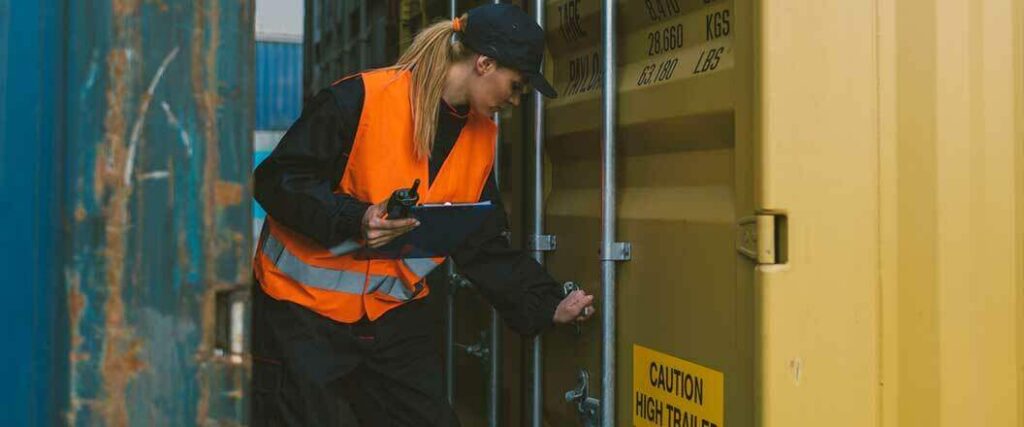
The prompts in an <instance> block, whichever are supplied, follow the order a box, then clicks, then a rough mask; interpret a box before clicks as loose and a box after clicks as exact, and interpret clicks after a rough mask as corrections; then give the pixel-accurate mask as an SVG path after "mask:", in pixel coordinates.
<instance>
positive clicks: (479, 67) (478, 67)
mask: <svg viewBox="0 0 1024 427" xmlns="http://www.w3.org/2000/svg"><path fill="white" fill-rule="evenodd" d="M473 68H474V70H475V71H476V73H477V75H481V76H482V75H484V74H487V73H490V72H491V71H494V70H495V69H497V68H498V62H497V61H495V60H494V58H491V57H489V56H485V55H477V57H476V61H474V67H473Z"/></svg>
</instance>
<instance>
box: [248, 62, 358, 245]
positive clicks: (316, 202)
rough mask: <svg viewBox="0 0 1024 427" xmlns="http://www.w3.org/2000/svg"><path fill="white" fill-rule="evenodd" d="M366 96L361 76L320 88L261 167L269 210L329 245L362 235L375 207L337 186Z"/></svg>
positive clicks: (259, 194) (259, 181) (260, 185)
mask: <svg viewBox="0 0 1024 427" xmlns="http://www.w3.org/2000/svg"><path fill="white" fill-rule="evenodd" d="M363 96H364V92H363V85H362V81H361V80H360V79H358V78H354V79H348V80H345V81H342V82H341V83H339V84H338V85H335V86H334V87H332V88H330V89H326V90H323V91H321V92H320V93H318V94H317V95H316V96H314V97H313V98H312V99H311V100H310V101H309V102H308V103H307V104H306V105H305V107H304V108H303V112H302V116H301V117H299V119H298V120H297V121H296V122H295V123H294V124H292V126H291V128H290V129H288V132H287V133H285V135H284V137H283V138H282V139H281V141H280V142H279V143H278V145H277V147H276V148H275V149H274V151H273V152H272V153H271V154H270V156H269V157H267V158H266V160H264V161H263V162H262V163H260V165H259V167H257V168H256V172H255V176H254V180H253V181H254V183H253V193H254V197H255V198H256V201H258V202H259V203H260V205H261V206H263V209H265V210H266V211H267V214H268V215H270V216H271V217H272V218H273V219H274V220H275V221H278V222H280V223H281V224H284V225H285V226H286V227H288V228H290V229H292V230H294V231H296V232H298V233H300V234H302V235H305V236H306V237H309V238H310V239H312V240H314V241H316V242H318V243H320V244H321V245H323V246H325V247H332V246H336V245H338V244H340V243H341V242H344V241H345V240H347V239H349V238H351V237H355V236H358V235H359V233H360V228H361V226H362V218H363V214H364V213H365V212H366V209H367V208H368V207H369V206H370V205H369V204H368V203H364V202H362V201H360V200H357V199H355V198H353V197H350V196H348V195H345V194H335V193H334V191H333V190H334V189H335V188H336V187H337V185H338V183H339V182H340V181H341V177H342V175H343V174H344V173H345V165H346V162H347V160H348V153H349V151H350V150H351V146H352V143H353V140H354V139H355V130H356V128H357V127H358V122H359V115H360V114H361V112H362V103H363Z"/></svg>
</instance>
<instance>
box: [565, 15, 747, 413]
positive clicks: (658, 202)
mask: <svg viewBox="0 0 1024 427" xmlns="http://www.w3.org/2000/svg"><path fill="white" fill-rule="evenodd" d="M618 7H619V9H618V13H619V22H618V42H617V43H618V49H619V58H618V61H617V62H618V76H619V81H618V95H619V98H618V99H619V105H618V122H619V123H618V124H619V126H618V155H619V157H618V159H617V162H618V166H617V167H618V178H619V180H618V182H617V185H618V186H619V200H618V205H617V210H618V215H619V222H618V236H617V239H618V240H619V241H623V242H629V243H631V244H632V259H631V260H630V261H626V262H623V263H621V264H620V266H619V269H618V292H619V294H618V302H617V304H618V316H619V317H618V319H619V324H618V331H617V336H616V337H615V339H616V342H617V346H618V348H617V351H618V360H617V361H616V364H617V371H618V385H617V389H618V391H617V400H616V402H601V404H602V405H605V404H615V405H617V417H618V419H617V420H616V422H615V423H614V424H615V425H622V426H626V425H636V426H671V425H676V426H683V425H714V426H724V425H737V426H744V425H751V424H752V422H753V419H752V414H753V396H754V388H753V385H754V383H753V368H754V362H753V360H754V359H753V358H754V347H753V335H754V319H755V313H754V307H755V306H754V287H753V284H754V283H753V276H754V268H753V266H754V264H753V262H752V261H750V260H749V259H748V258H747V257H745V256H744V255H742V254H740V253H739V252H738V251H737V244H736V242H737V230H738V229H739V228H738V225H737V224H738V222H739V221H740V219H741V218H744V217H747V216H749V215H751V214H752V212H754V206H753V191H752V176H753V170H752V164H753V162H752V142H753V137H752V125H751V123H752V114H751V105H752V87H753V82H752V77H751V76H752V73H751V70H752V54H751V52H752V48H751V32H750V31H751V28H752V26H751V22H752V18H751V16H752V10H751V4H750V2H748V1H744V0H731V1H730V0H712V1H708V0H646V1H620V2H618ZM600 9H601V2H600V1H599V0H560V1H552V2H549V3H548V9H547V19H548V22H547V26H546V28H547V31H548V42H549V44H550V50H551V55H552V59H551V60H550V61H549V64H550V67H551V69H550V71H552V72H553V76H554V83H555V85H556V87H557V88H558V90H559V92H560V97H559V98H558V99H556V100H552V101H551V102H549V103H548V104H547V114H548V118H547V141H546V144H547V160H548V164H547V165H546V166H547V168H548V170H549V171H550V176H549V177H548V180H547V182H549V183H550V185H551V188H550V193H549V195H548V209H547V230H546V231H547V232H548V233H549V234H554V235H556V236H557V238H558V248H557V250H555V251H554V252H551V253H549V255H548V258H547V259H548V266H549V268H550V270H551V271H552V273H553V274H554V276H555V277H558V278H560V279H562V280H571V281H574V282H576V283H578V284H579V285H580V286H581V287H583V288H584V289H586V290H588V291H589V292H592V293H595V294H597V295H601V289H600V286H601V283H600V264H599V258H598V247H599V243H600V217H599V214H600V206H601V190H600V188H601V187H600V186H601V170H602V167H601V161H600V153H601V151H600V145H601V140H600V131H601V129H602V120H601V93H600V90H601V82H602V72H601V65H600V64H601V62H602V61H601V55H602V52H601V50H600V42H601V37H600V35H601V34H600V20H601V16H600ZM600 345H601V330H600V321H599V320H598V319H595V321H592V322H590V323H588V324H587V325H585V326H584V327H583V329H582V334H581V335H579V336H576V335H575V334H574V332H573V331H572V328H563V329H560V330H557V331H556V332H554V333H552V334H551V335H549V336H548V337H547V338H546V340H545V355H546V361H545V366H546V367H547V369H546V373H545V375H546V377H545V396H546V405H547V406H546V408H545V414H546V415H547V417H548V420H547V421H548V422H550V424H551V425H578V423H579V421H578V415H577V413H576V408H575V407H574V406H572V405H569V404H567V403H566V402H565V401H564V400H563V396H564V394H565V392H566V391H567V390H569V389H570V388H572V387H573V386H574V385H575V384H576V382H577V372H578V370H579V369H585V370H587V371H589V373H590V376H591V380H592V385H591V390H593V391H592V392H591V395H592V396H594V397H598V398H599V397H600V396H599V394H600V392H599V390H600V374H601V364H600ZM705 423H706V424H705Z"/></svg>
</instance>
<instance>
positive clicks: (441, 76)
mask: <svg viewBox="0 0 1024 427" xmlns="http://www.w3.org/2000/svg"><path fill="white" fill-rule="evenodd" d="M465 19H466V16H465V15H463V16H462V17H461V18H459V19H456V20H445V21H441V22H438V23H436V24H433V25H431V26H429V27H427V28H424V29H423V30H422V31H420V32H419V34H416V37H415V38H413V40H412V45H410V46H409V49H407V50H406V51H405V53H403V54H402V56H401V57H400V58H398V62H396V63H395V65H394V66H392V67H390V68H391V69H396V70H399V71H410V72H412V94H411V97H412V116H413V141H414V142H413V144H414V153H415V154H416V157H417V158H419V159H426V158H429V157H430V153H431V151H432V150H433V148H434V136H435V135H436V134H437V114H438V107H439V106H440V104H441V95H442V94H443V93H444V86H445V82H446V78H447V76H448V68H449V67H451V65H452V64H453V63H455V62H458V61H460V60H463V59H465V58H467V57H468V56H469V55H470V54H471V52H470V50H469V49H467V48H466V47H465V46H463V45H462V43H461V42H459V41H458V40H453V35H454V34H455V33H456V32H458V31H459V30H461V26H462V24H463V23H464V22H465Z"/></svg>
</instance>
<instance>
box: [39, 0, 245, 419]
mask: <svg viewBox="0 0 1024 427" xmlns="http://www.w3.org/2000/svg"><path fill="white" fill-rule="evenodd" d="M66 7H67V10H66V16H67V18H66V19H67V29H66V31H67V40H66V44H67V48H66V52H67V53H66V54H67V73H66V76H67V77H66V85H67V92H66V95H64V97H63V98H59V99H58V101H59V102H62V103H63V105H64V108H65V109H66V112H67V138H66V140H65V141H66V142H65V144H66V147H65V148H64V149H65V151H66V153H67V154H66V158H65V159H64V162H65V164H64V165H63V166H64V167H63V173H64V174H66V175H65V176H66V178H65V181H66V182H65V186H66V191H65V193H64V209H63V217H64V218H65V219H64V221H65V223H66V226H65V231H66V235H65V245H66V248H64V251H65V253H67V254H68V258H67V259H66V263H65V265H64V269H63V273H64V279H65V280H66V289H67V293H68V301H69V303H68V305H69V307H68V313H69V317H70V319H69V322H70V324H69V325H67V328H66V329H67V330H68V331H69V332H68V333H69V334H70V345H71V349H70V353H69V354H67V357H68V358H69V359H68V360H69V363H70V374H69V376H70V387H71V390H70V393H69V394H70V404H69V408H68V410H67V411H66V415H65V416H66V421H67V423H68V424H71V425H173V426H177V425H238V424H243V423H244V422H245V413H246V410H245V409H246V406H247V401H246V397H245V396H246V395H247V393H246V390H245V389H246V387H247V385H246V384H247V377H248V366H247V363H246V362H245V361H244V359H243V357H242V352H243V351H242V349H240V348H238V346H237V345H232V343H231V342H230V341H231V340H230V339H229V338H230V335H231V334H227V333H225V331H224V330H222V329H223V328H221V329H219V328H218V327H219V326H223V323H222V322H218V321H217V319H218V318H222V317H224V316H218V314H219V313H220V314H223V313H226V312H230V311H233V310H231V308H233V307H234V305H232V304H231V303H232V302H233V301H234V300H233V299H232V298H229V297H227V295H228V294H229V293H230V292H232V291H237V290H245V289H246V288H247V284H248V283H250V264H249V262H250V261H249V258H250V255H251V252H250V251H251V247H252V244H251V240H250V239H251V237H250V235H251V234H250V228H249V227H250V221H251V206H250V205H249V203H250V202H249V200H250V197H249V196H250V192H251V191H250V188H249V184H248V182H249V174H250V170H251V162H252V145H251V137H252V129H253V111H252V105H253V78H252V76H253V71H252V70H253V50H254V42H253V4H252V2H251V1H248V0H243V1H224V0H196V1H191V2H171V1H159V0H158V1H141V0H114V1H110V2H71V3H69V4H68V5H67V6H66ZM241 307H242V308H244V306H241ZM227 317H229V318H230V316H227ZM235 317H236V318H238V319H244V316H243V317H239V316H237V315H236V316H235ZM236 335H237V333H236Z"/></svg>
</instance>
